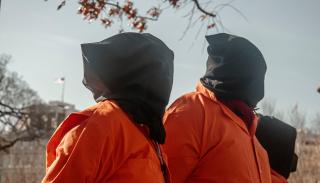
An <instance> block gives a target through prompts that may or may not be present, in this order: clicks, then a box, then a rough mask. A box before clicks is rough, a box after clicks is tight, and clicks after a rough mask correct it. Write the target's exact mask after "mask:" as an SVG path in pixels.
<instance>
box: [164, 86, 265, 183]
mask: <svg viewBox="0 0 320 183" xmlns="http://www.w3.org/2000/svg"><path fill="white" fill-rule="evenodd" d="M164 120H165V127H166V130H167V139H166V144H165V146H164V149H165V151H166V153H167V156H168V163H169V164H168V166H169V170H170V173H171V178H172V182H173V183H198V182H199V183H200V182H201V183H204V182H206V183H270V182H271V170H270V166H269V162H268V155H267V152H266V151H265V150H264V148H263V147H262V146H261V145H260V143H259V142H258V140H257V139H256V137H255V130H256V126H257V120H254V122H253V124H252V125H251V128H250V129H249V130H248V129H247V127H246V125H245V123H244V122H243V121H242V120H241V119H240V118H239V117H238V116H237V115H236V114H234V113H233V112H232V111H231V110H229V108H227V107H226V106H225V105H223V104H222V103H220V102H219V101H218V100H217V99H216V97H215V96H214V94H213V93H212V92H211V91H209V90H208V89H206V88H205V87H204V86H203V85H202V84H198V86H197V91H196V92H193V93H189V94H186V95H184V96H182V97H180V98H179V99H178V100H176V101H175V102H174V103H173V104H172V106H171V107H170V108H169V109H168V110H167V112H166V114H165V117H164Z"/></svg>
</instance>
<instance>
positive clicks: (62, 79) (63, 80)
mask: <svg viewBox="0 0 320 183" xmlns="http://www.w3.org/2000/svg"><path fill="white" fill-rule="evenodd" d="M64 82H65V78H64V77H60V78H58V79H57V80H55V81H54V83H55V84H63V83H64Z"/></svg>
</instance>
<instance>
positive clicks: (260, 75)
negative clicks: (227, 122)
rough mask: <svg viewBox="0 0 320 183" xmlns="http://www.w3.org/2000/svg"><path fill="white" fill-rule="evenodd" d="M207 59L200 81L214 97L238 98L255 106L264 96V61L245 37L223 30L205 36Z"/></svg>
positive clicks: (257, 50) (265, 67)
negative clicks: (223, 31) (207, 44)
mask: <svg viewBox="0 0 320 183" xmlns="http://www.w3.org/2000/svg"><path fill="white" fill-rule="evenodd" d="M206 39H207V41H208V43H209V46H208V48H207V50H208V54H209V58H208V61H207V71H206V74H205V75H204V77H202V78H201V83H202V84H203V85H204V86H205V87H206V88H208V89H209V90H211V91H213V92H214V93H215V94H216V95H217V96H218V97H221V98H228V99H240V100H242V101H244V102H246V103H247V105H249V106H250V107H252V108H253V107H255V106H256V105H257V103H258V102H259V101H260V100H261V99H262V98H263V97H264V77H265V73H266V69H267V66H266V63H265V60H264V58H263V56H262V54H261V52H260V51H259V49H258V48H257V47H256V46H255V45H253V44H252V43H251V42H250V41H248V40H247V39H245V38H242V37H238V36H234V35H229V34H225V33H220V34H215V35H210V36H206Z"/></svg>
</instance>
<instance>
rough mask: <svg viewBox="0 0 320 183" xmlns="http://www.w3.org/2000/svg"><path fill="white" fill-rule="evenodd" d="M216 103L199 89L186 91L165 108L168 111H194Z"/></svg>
mask: <svg viewBox="0 0 320 183" xmlns="http://www.w3.org/2000/svg"><path fill="white" fill-rule="evenodd" d="M209 104H210V105H218V104H217V103H216V101H213V100H211V99H210V98H208V97H206V96H205V95H204V94H202V93H201V92H199V91H194V92H190V93H186V94H184V95H182V96H180V97H179V98H178V99H176V100H175V101H174V102H173V103H172V104H171V106H170V107H169V108H168V109H167V112H168V113H173V112H178V111H190V110H191V111H194V110H197V109H198V110H201V109H204V108H206V107H207V105H209Z"/></svg>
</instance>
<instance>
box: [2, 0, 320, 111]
mask: <svg viewBox="0 0 320 183" xmlns="http://www.w3.org/2000/svg"><path fill="white" fill-rule="evenodd" d="M154 1H156V0H154ZM154 1H153V0H141V1H139V3H143V5H142V6H143V8H145V9H146V8H147V7H149V6H147V5H148V3H149V4H150V3H152V2H154ZM58 2H59V1H55V0H49V1H48V2H44V1H43V0H28V1H25V0H23V1H22V0H2V9H1V12H0V53H7V54H11V55H12V56H13V62H12V63H11V64H10V69H11V70H13V71H16V72H18V73H19V74H20V75H21V76H22V77H23V79H25V80H26V81H27V82H28V83H29V84H30V86H31V87H32V88H34V89H35V90H37V91H38V93H39V95H40V96H41V97H42V98H43V99H44V100H45V101H49V100H58V99H59V98H60V90H61V88H60V87H59V86H58V85H55V84H53V81H54V79H55V78H58V77H60V76H65V77H66V94H65V100H66V101H67V102H69V103H73V104H75V105H76V106H77V108H78V109H82V108H85V107H87V106H89V105H92V104H93V103H94V102H93V100H92V97H91V94H90V92H89V91H87V90H86V89H85V88H84V87H83V86H82V84H81V79H82V58H81V52H80V44H81V43H83V42H91V41H100V40H102V39H105V38H106V37H108V36H111V35H113V34H115V33H116V32H117V28H118V27H117V26H115V27H114V28H112V29H104V28H103V27H102V26H101V25H100V24H99V23H91V24H89V23H87V22H85V21H83V20H82V18H81V16H79V15H77V14H76V10H77V4H76V3H75V2H76V1H74V2H73V3H71V1H70V2H69V3H68V4H67V6H66V7H64V8H63V9H62V10H61V11H56V6H57V4H58ZM218 2H219V1H218ZM221 2H222V3H223V2H225V1H221ZM233 5H234V6H235V7H237V8H238V9H240V10H241V12H242V13H243V14H245V16H246V17H247V19H248V21H246V20H244V19H243V18H241V16H240V15H239V14H237V13H236V12H235V11H233V10H232V9H228V8H227V9H224V10H223V11H222V12H220V16H221V18H222V21H223V23H224V25H225V27H227V28H228V30H229V31H230V32H229V33H232V34H236V35H241V36H244V37H246V38H248V39H249V40H251V41H252V42H253V43H254V44H256V45H257V46H258V47H259V48H260V50H261V52H262V53H263V54H264V56H265V59H266V61H267V64H268V71H267V76H266V99H272V100H276V103H277V106H278V108H282V109H283V110H287V108H289V107H290V106H292V105H294V104H295V103H298V104H300V105H301V107H302V108H303V110H304V111H305V112H307V113H308V114H314V112H315V111H320V105H319V104H320V95H319V94H317V93H316V88H317V86H319V85H320V77H319V76H320V72H319V69H320V62H319V52H320V36H319V34H320V23H319V20H318V19H319V18H320V11H319V8H320V1H318V0H306V1H301V0H282V1H278V0H264V1H262V0H256V1H254V0H241V1H240V0H237V1H234V2H233ZM143 8H142V10H143ZM182 16H183V13H179V12H175V11H173V10H168V11H166V12H164V13H163V14H162V15H161V17H160V20H159V21H158V22H150V23H149V28H148V32H150V33H152V34H154V35H156V36H157V37H159V38H160V39H162V40H163V41H164V42H166V43H167V45H168V46H169V47H170V48H171V49H172V50H174V52H175V79H174V88H173V91H172V99H171V101H172V100H173V99H175V98H177V97H178V96H180V95H182V94H183V93H185V92H189V91H192V90H194V87H195V84H196V82H197V80H198V79H199V77H201V76H202V75H203V73H204V71H205V61H206V58H207V53H206V51H205V49H203V44H204V34H205V31H204V30H203V31H202V32H201V34H200V36H199V37H198V38H197V39H196V37H195V33H196V32H197V30H198V27H195V28H194V29H192V30H191V31H190V33H189V34H187V36H186V37H185V38H184V39H183V40H182V41H179V38H180V37H181V35H182V33H183V31H184V28H185V26H186V24H187V20H186V19H183V18H182ZM192 45H193V46H192Z"/></svg>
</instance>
